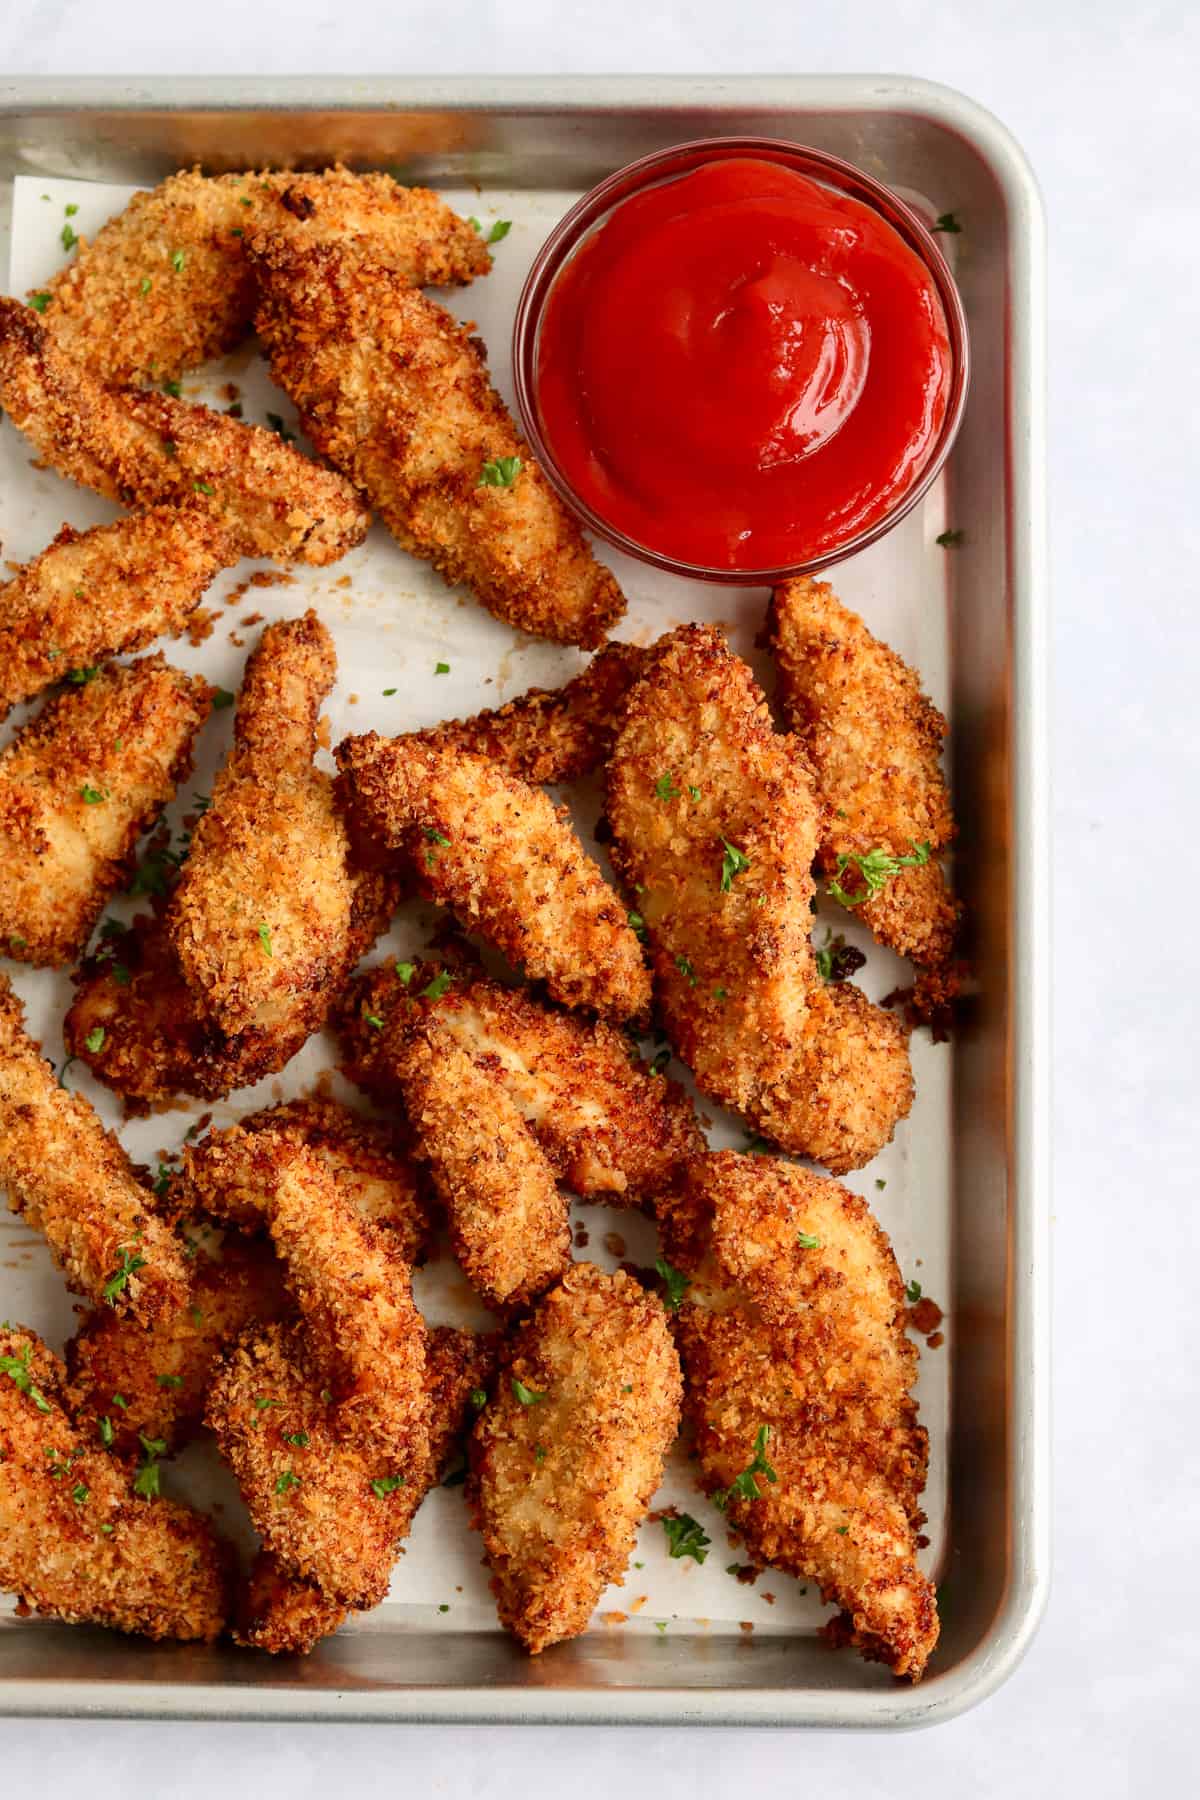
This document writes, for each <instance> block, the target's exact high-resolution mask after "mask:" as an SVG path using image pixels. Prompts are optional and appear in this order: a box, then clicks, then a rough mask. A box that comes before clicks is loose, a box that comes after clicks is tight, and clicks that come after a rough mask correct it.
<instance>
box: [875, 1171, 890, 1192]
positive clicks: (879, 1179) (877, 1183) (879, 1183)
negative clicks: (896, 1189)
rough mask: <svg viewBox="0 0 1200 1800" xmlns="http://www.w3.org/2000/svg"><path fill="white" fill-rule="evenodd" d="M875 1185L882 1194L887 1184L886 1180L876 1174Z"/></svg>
mask: <svg viewBox="0 0 1200 1800" xmlns="http://www.w3.org/2000/svg"><path fill="white" fill-rule="evenodd" d="M875 1186H876V1187H877V1188H878V1190H879V1192H880V1193H881V1194H882V1192H883V1190H884V1188H885V1187H886V1186H887V1182H886V1181H885V1180H884V1179H883V1176H882V1175H877V1176H876V1177H875Z"/></svg>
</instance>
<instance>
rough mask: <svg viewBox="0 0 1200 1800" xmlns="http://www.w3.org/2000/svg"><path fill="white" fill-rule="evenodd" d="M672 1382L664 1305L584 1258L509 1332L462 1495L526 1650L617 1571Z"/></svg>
mask: <svg viewBox="0 0 1200 1800" xmlns="http://www.w3.org/2000/svg"><path fill="white" fill-rule="evenodd" d="M680 1393H681V1383H680V1374H679V1358H678V1356H677V1355H676V1352H675V1346H674V1344H673V1343H672V1341H671V1333H670V1331H669V1329H668V1326H667V1322H666V1314H665V1313H664V1311H663V1308H662V1305H661V1303H660V1302H659V1301H658V1300H657V1299H655V1298H652V1297H651V1296H650V1295H649V1294H647V1293H646V1291H645V1290H644V1289H643V1288H642V1287H641V1286H640V1285H639V1284H638V1283H637V1282H636V1281H634V1280H632V1279H631V1277H630V1276H628V1275H625V1274H620V1273H618V1274H616V1275H606V1274H605V1273H604V1272H603V1270H601V1269H598V1268H596V1266H595V1265H594V1264H593V1263H573V1264H572V1265H571V1267H570V1269H569V1270H568V1271H567V1273H566V1275H565V1276H564V1277H563V1280H562V1282H561V1284H560V1285H559V1286H558V1287H556V1288H554V1289H552V1290H551V1292H550V1293H549V1294H547V1295H545V1296H544V1298H543V1299H542V1300H541V1301H539V1303H538V1306H537V1309H536V1311H535V1312H534V1314H533V1316H532V1318H530V1319H528V1320H527V1321H526V1322H525V1323H524V1324H523V1325H521V1326H520V1327H519V1328H518V1330H517V1331H516V1333H515V1334H514V1336H513V1337H512V1339H511V1340H510V1342H509V1345H508V1346H507V1349H506V1352H505V1356H504V1363H503V1368H502V1371H501V1376H500V1380H499V1383H498V1386H497V1390H496V1394H495V1397H494V1399H492V1400H491V1401H490V1402H489V1404H488V1405H487V1407H486V1408H485V1409H484V1411H483V1412H482V1413H481V1414H480V1416H479V1421H478V1423H477V1425H476V1427H475V1433H474V1437H473V1438H472V1442H471V1474H470V1477H469V1479H468V1499H469V1501H470V1504H471V1507H472V1512H473V1516H474V1523H475V1524H476V1526H477V1527H478V1529H479V1530H480V1531H481V1532H482V1533H483V1543H484V1549H485V1551H486V1554H487V1560H488V1564H489V1566H490V1568H491V1571H492V1591H493V1593H494V1594H495V1596H496V1604H497V1609H498V1611H499V1614H500V1622H501V1624H502V1625H504V1626H505V1627H506V1629H507V1630H509V1631H511V1632H512V1634H513V1636H514V1637H516V1638H517V1639H519V1641H520V1642H521V1643H522V1644H523V1645H524V1646H525V1648H526V1650H528V1651H529V1652H530V1654H531V1655H533V1656H536V1655H537V1654H538V1652H539V1651H541V1650H544V1649H546V1647H547V1646H548V1645H549V1644H557V1643H560V1642H561V1641H562V1639H564V1638H570V1637H577V1636H578V1635H579V1633H580V1632H581V1631H583V1630H585V1629H586V1627H587V1622H588V1619H589V1618H590V1617H591V1613H592V1610H593V1608H594V1607H595V1604H596V1602H597V1600H598V1599H599V1598H600V1595H601V1593H602V1592H603V1590H604V1588H605V1587H606V1586H607V1585H608V1583H609V1582H611V1581H619V1580H620V1579H621V1577H622V1575H623V1573H624V1570H625V1566H626V1563H627V1562H628V1560H629V1553H630V1551H631V1550H632V1549H633V1543H634V1538H635V1536H636V1534H637V1528H638V1525H639V1524H640V1522H641V1520H642V1519H643V1518H644V1517H645V1514H646V1510H647V1508H648V1507H649V1505H650V1501H651V1499H652V1498H653V1495H654V1492H655V1489H656V1488H657V1487H658V1484H659V1482H660V1481H661V1479H662V1471H663V1463H664V1461H665V1459H666V1455H667V1451H668V1450H669V1449H670V1447H671V1444H672V1442H673V1441H674V1438H675V1434H676V1432H677V1430H678V1429H679V1404H680ZM522 1396H524V1398H522Z"/></svg>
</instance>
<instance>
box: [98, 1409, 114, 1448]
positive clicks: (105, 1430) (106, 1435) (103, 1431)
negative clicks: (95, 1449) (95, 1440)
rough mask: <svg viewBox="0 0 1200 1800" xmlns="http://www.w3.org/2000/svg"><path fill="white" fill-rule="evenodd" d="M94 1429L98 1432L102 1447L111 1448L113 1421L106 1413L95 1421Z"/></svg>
mask: <svg viewBox="0 0 1200 1800" xmlns="http://www.w3.org/2000/svg"><path fill="white" fill-rule="evenodd" d="M96 1430H97V1431H98V1432H99V1433H100V1442H101V1443H102V1444H103V1445H104V1448H105V1449H106V1450H111V1449H112V1447H113V1439H114V1438H115V1436H116V1432H115V1431H114V1430H113V1422H112V1420H111V1419H110V1418H109V1416H108V1414H107V1413H105V1415H104V1417H103V1418H102V1419H98V1420H97V1421H96Z"/></svg>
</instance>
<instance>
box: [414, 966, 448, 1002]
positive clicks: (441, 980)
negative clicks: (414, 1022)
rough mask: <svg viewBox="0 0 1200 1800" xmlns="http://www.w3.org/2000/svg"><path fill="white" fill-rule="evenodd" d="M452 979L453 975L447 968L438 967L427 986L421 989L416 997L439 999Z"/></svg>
mask: <svg viewBox="0 0 1200 1800" xmlns="http://www.w3.org/2000/svg"><path fill="white" fill-rule="evenodd" d="M453 981H454V977H453V975H451V973H450V971H449V969H440V970H439V971H438V973H437V974H436V975H435V976H434V978H433V980H432V981H431V982H430V983H429V986H428V987H425V988H422V989H421V992H420V995H419V996H418V998H419V999H421V1000H440V999H441V997H442V995H443V994H444V993H445V992H446V990H447V988H449V987H450V986H451V984H452V983H453Z"/></svg>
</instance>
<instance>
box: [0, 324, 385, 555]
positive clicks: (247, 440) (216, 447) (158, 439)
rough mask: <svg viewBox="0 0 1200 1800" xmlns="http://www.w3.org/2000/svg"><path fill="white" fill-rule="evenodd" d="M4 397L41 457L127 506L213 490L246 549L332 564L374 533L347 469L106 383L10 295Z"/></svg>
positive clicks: (0, 347) (252, 430)
mask: <svg viewBox="0 0 1200 1800" xmlns="http://www.w3.org/2000/svg"><path fill="white" fill-rule="evenodd" d="M0 405H3V407H4V410H5V411H6V412H7V413H8V415H9V417H10V418H11V419H12V422H13V424H14V425H15V426H16V427H17V428H18V430H20V431H23V432H24V433H25V435H26V436H27V437H28V438H29V440H30V442H31V443H32V445H33V447H34V449H35V450H36V451H37V453H38V455H39V456H40V457H41V458H42V459H43V461H44V462H45V463H46V464H47V465H48V466H49V467H50V468H52V469H56V470H57V471H58V473H59V474H60V475H65V476H66V477H67V479H68V480H70V481H77V482H79V483H81V484H82V486H84V487H90V488H94V489H95V490H96V492H97V493H98V494H105V495H107V496H108V498H109V499H111V500H118V501H120V502H121V504H122V505H123V506H130V507H136V506H142V507H145V506H153V505H155V504H157V503H159V502H172V501H174V502H179V501H181V500H190V499H192V498H193V496H194V495H196V494H202V495H204V496H206V497H208V498H209V499H210V500H211V503H212V510H213V514H214V517H216V518H218V519H219V520H220V522H221V524H222V526H223V528H224V529H225V530H226V531H227V532H228V534H229V537H230V540H231V542H232V544H233V545H234V547H235V548H236V550H237V553H238V554H239V555H240V556H269V557H273V558H274V559H275V560H276V561H277V562H306V563H315V564H318V565H323V564H325V563H331V562H336V561H337V559H338V557H339V556H344V555H345V554H346V552H347V550H352V549H353V548H354V546H355V545H356V544H359V543H361V542H362V540H363V538H364V537H365V536H366V532H367V526H368V525H369V524H370V514H369V513H368V511H367V509H366V507H365V506H364V505H363V504H362V502H361V501H360V500H359V498H358V496H357V495H356V493H355V492H354V489H353V488H352V487H351V486H350V484H349V482H347V481H346V480H345V479H344V478H343V477H342V476H340V475H337V474H335V473H334V472H333V471H332V470H330V469H324V468H321V467H320V465H319V464H317V463H314V462H312V461H311V460H310V459H309V458H308V457H306V456H302V455H301V454H300V452H299V451H298V450H294V449H293V448H292V447H291V445H290V444H285V443H284V442H283V440H282V439H281V438H280V437H279V436H278V435H277V434H276V433H275V432H273V431H267V430H265V429H262V428H261V427H259V426H257V425H246V424H243V423H242V422H241V421H240V420H238V419H231V418H229V417H228V416H227V415H226V414H224V413H217V412H212V411H211V410H210V409H209V408H208V407H207V406H189V405H188V404H187V403H186V402H184V401H182V400H174V399H171V398H170V397H169V396H168V395H166V394H152V393H138V392H135V391H134V390H133V389H123V390H120V391H118V390H117V389H113V388H106V387H103V386H101V384H100V383H99V382H98V381H97V380H96V379H95V377H94V376H93V375H91V374H89V373H88V371H87V370H86V369H85V368H84V367H83V366H82V364H80V363H77V362H76V361H75V360H74V359H73V357H72V356H71V355H69V354H68V353H67V352H66V351H65V350H63V349H61V348H60V346H59V345H58V344H57V342H56V341H55V340H54V339H53V338H51V336H50V335H49V333H48V332H47V331H46V329H45V327H44V326H43V324H42V322H41V320H40V319H39V318H38V317H37V315H36V314H35V313H32V312H30V310H29V308H28V307H25V306H22V305H21V304H20V302H19V301H17V300H7V299H3V298H0Z"/></svg>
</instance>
